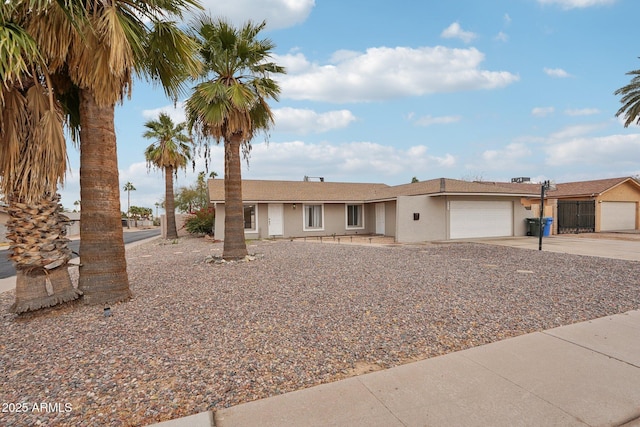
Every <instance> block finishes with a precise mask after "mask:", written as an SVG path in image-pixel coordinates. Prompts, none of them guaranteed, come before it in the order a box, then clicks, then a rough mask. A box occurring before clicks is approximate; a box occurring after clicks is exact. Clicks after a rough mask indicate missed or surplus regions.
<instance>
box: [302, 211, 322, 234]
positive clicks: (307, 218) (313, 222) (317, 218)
mask: <svg viewBox="0 0 640 427" xmlns="http://www.w3.org/2000/svg"><path fill="white" fill-rule="evenodd" d="M323 216H324V212H323V206H322V205H304V230H322V229H323V227H324V218H323Z"/></svg>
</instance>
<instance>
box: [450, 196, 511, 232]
mask: <svg viewBox="0 0 640 427" xmlns="http://www.w3.org/2000/svg"><path fill="white" fill-rule="evenodd" d="M449 230H450V232H449V238H451V239H466V238H471V237H503V236H511V235H512V233H513V232H512V230H513V204H512V202H510V201H497V202H488V201H487V202H480V201H473V202H471V201H452V202H451V203H450V205H449Z"/></svg>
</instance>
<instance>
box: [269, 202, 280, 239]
mask: <svg viewBox="0 0 640 427" xmlns="http://www.w3.org/2000/svg"><path fill="white" fill-rule="evenodd" d="M282 213H283V208H282V203H269V208H268V215H269V236H282V234H283V233H284V231H283V225H282Z"/></svg>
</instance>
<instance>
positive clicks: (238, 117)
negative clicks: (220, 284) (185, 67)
mask: <svg viewBox="0 0 640 427" xmlns="http://www.w3.org/2000/svg"><path fill="white" fill-rule="evenodd" d="M194 27H195V29H194V36H195V37H197V38H198V39H199V40H200V43H201V45H202V47H201V49H200V53H201V55H202V58H203V61H204V70H203V75H202V78H203V80H204V81H203V82H201V83H199V84H198V85H197V86H196V87H195V89H194V91H193V94H192V95H191V97H190V98H189V99H188V100H187V101H186V111H187V117H188V122H189V128H190V129H191V130H192V131H195V135H196V137H198V138H199V140H200V142H201V143H202V142H203V141H207V140H208V139H209V138H213V139H215V141H216V143H220V141H221V140H222V141H224V158H225V162H224V164H225V170H224V177H225V181H224V191H225V213H226V215H225V223H224V227H225V238H224V249H223V255H222V256H223V258H224V259H227V260H232V259H240V258H243V257H245V256H246V255H247V247H246V244H245V239H244V214H243V205H242V175H241V164H240V163H241V162H240V148H242V151H243V155H244V157H245V159H246V158H248V154H249V152H250V150H251V140H252V139H253V137H254V136H255V135H256V133H257V132H259V131H264V132H265V133H266V131H267V130H268V129H269V127H270V125H271V124H272V123H273V113H272V111H271V109H270V108H269V105H268V104H267V100H268V99H269V98H272V99H274V100H277V99H278V95H279V93H280V88H279V86H278V84H277V83H276V82H275V81H274V80H272V79H271V78H270V77H269V75H270V74H271V73H284V72H285V71H284V68H283V67H280V66H278V65H276V64H275V63H273V62H269V58H270V56H271V51H272V49H273V48H274V47H275V46H274V44H273V42H271V41H270V40H269V39H262V40H258V39H257V36H258V33H259V32H260V31H261V30H262V29H263V28H264V27H265V22H262V23H261V24H258V25H255V24H253V23H251V22H248V23H246V24H245V25H244V26H242V28H239V29H236V28H234V27H233V26H232V25H231V24H229V23H228V22H227V21H225V20H223V19H217V20H214V19H212V18H210V17H208V16H205V15H202V16H200V17H199V19H198V20H197V21H196V22H195V23H194Z"/></svg>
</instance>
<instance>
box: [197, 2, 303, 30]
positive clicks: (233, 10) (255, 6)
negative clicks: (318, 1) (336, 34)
mask: <svg viewBox="0 0 640 427" xmlns="http://www.w3.org/2000/svg"><path fill="white" fill-rule="evenodd" d="M201 3H202V5H203V6H204V8H205V9H206V10H207V11H208V12H209V13H210V14H211V15H212V16H214V17H217V16H224V17H226V18H228V19H229V20H231V22H233V23H234V24H236V25H238V24H242V23H244V22H246V21H247V20H249V19H251V20H252V21H254V22H261V21H263V20H266V21H267V27H268V28H270V29H275V28H287V27H292V26H294V25H297V24H301V23H302V22H304V21H305V20H306V19H307V17H308V16H309V14H310V13H311V10H312V9H313V8H314V7H315V0H233V1H228V0H202V1H201Z"/></svg>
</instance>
